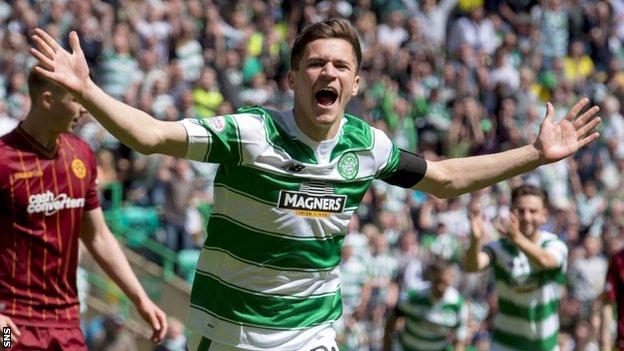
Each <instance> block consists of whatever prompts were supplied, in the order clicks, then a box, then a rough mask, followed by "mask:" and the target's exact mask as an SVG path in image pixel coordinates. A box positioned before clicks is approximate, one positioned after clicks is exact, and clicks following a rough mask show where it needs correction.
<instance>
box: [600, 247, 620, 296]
mask: <svg viewBox="0 0 624 351" xmlns="http://www.w3.org/2000/svg"><path fill="white" fill-rule="evenodd" d="M616 257H617V256H613V258H611V262H610V263H609V269H608V270H607V279H606V281H605V289H604V294H603V298H604V300H605V301H607V302H610V303H615V302H616V301H617V297H618V291H617V288H618V272H617V264H616V263H617V262H616V260H615V258H616ZM620 293H621V292H620Z"/></svg>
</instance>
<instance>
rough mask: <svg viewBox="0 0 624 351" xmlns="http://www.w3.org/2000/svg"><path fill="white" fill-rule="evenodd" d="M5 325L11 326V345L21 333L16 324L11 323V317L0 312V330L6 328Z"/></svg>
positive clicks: (15, 342)
mask: <svg viewBox="0 0 624 351" xmlns="http://www.w3.org/2000/svg"><path fill="white" fill-rule="evenodd" d="M6 327H9V328H11V342H12V345H15V344H17V342H18V338H19V337H20V336H22V333H21V332H20V330H19V329H18V328H17V325H15V323H13V321H12V320H11V318H9V317H7V316H5V315H2V314H0V330H4V328H6Z"/></svg>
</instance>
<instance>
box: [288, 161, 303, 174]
mask: <svg viewBox="0 0 624 351" xmlns="http://www.w3.org/2000/svg"><path fill="white" fill-rule="evenodd" d="M304 168H305V166H304V165H300V164H297V163H294V162H289V163H286V164H284V165H282V169H285V170H287V171H291V172H295V173H299V172H301V171H303V169H304Z"/></svg>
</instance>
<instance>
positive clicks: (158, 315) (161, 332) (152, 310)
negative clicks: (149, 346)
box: [136, 299, 167, 343]
mask: <svg viewBox="0 0 624 351" xmlns="http://www.w3.org/2000/svg"><path fill="white" fill-rule="evenodd" d="M136 307H137V309H138V311H139V314H140V315H141V317H142V318H143V320H145V321H146V322H147V323H148V324H149V325H150V327H152V331H153V333H152V337H151V338H150V339H151V340H152V341H153V342H155V343H158V342H160V341H162V340H163V339H164V338H165V335H166V334H167V315H166V314H165V312H163V311H162V310H161V309H160V308H158V306H156V305H155V304H154V302H152V300H150V299H145V300H144V301H142V302H141V303H139V304H138V305H137V306H136Z"/></svg>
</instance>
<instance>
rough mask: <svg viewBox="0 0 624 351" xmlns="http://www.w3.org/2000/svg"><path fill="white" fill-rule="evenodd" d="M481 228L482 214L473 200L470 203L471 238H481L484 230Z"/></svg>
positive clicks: (482, 225)
mask: <svg viewBox="0 0 624 351" xmlns="http://www.w3.org/2000/svg"><path fill="white" fill-rule="evenodd" d="M483 228H484V224H483V214H481V211H480V210H479V206H478V205H477V204H476V203H474V202H473V203H471V204H470V233H471V235H472V239H474V240H481V239H483V233H484V231H485V230H484V229H483Z"/></svg>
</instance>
